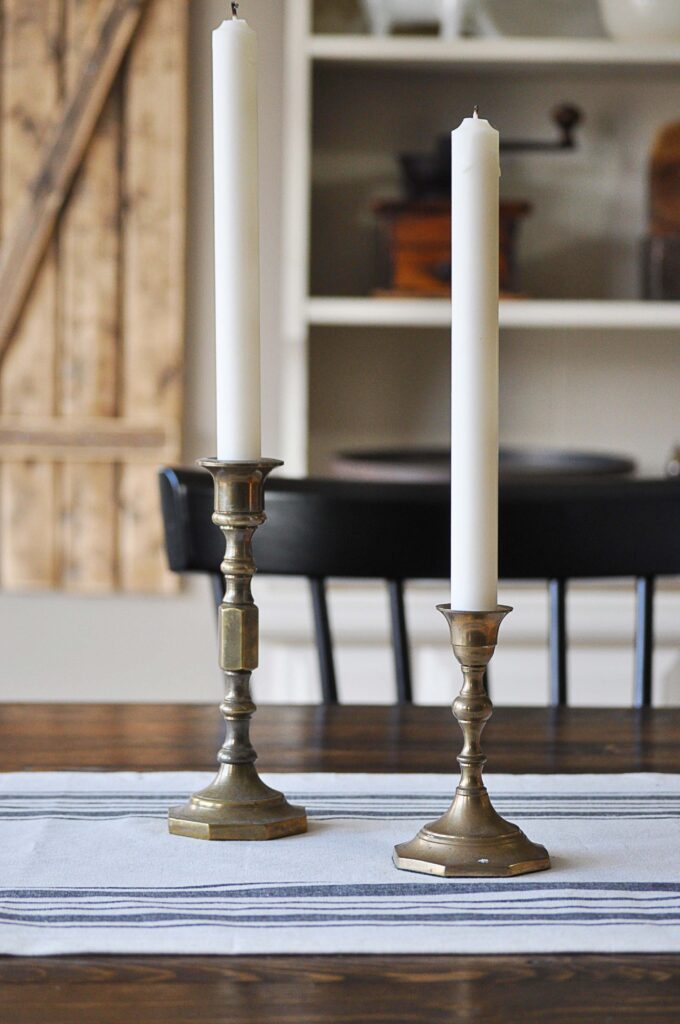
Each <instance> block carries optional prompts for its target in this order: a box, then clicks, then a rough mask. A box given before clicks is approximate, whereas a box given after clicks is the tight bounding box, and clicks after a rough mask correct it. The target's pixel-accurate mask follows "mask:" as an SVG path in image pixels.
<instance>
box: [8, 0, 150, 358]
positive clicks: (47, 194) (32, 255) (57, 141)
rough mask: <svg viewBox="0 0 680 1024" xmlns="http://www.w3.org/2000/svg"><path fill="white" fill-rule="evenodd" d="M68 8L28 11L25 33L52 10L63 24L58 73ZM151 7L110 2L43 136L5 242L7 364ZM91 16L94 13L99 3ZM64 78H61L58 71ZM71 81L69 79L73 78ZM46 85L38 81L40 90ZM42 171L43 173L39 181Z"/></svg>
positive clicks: (133, 1) (136, 0)
mask: <svg viewBox="0 0 680 1024" xmlns="http://www.w3.org/2000/svg"><path fill="white" fill-rule="evenodd" d="M65 2H66V0H43V3H42V5H41V4H40V0H37V6H36V0H30V2H29V3H26V4H23V5H22V7H23V8H24V13H23V14H22V23H23V25H24V26H29V25H30V24H32V25H33V27H34V29H36V30H37V31H38V32H39V31H40V20H39V18H40V15H41V13H44V8H45V7H46V6H48V7H53V8H54V9H55V10H56V11H57V12H58V16H59V22H60V24H59V40H58V45H57V46H56V47H55V48H54V50H53V52H52V54H51V59H52V63H54V64H55V65H56V66H57V68H59V65H60V63H61V61H60V56H61V53H62V47H63V45H64V39H63V24H64V22H63V16H64V10H65V9H64V3H65ZM146 2H147V0H106V4H107V6H106V8H105V11H104V15H105V16H104V18H103V19H102V22H101V24H98V23H97V21H96V20H94V19H93V18H90V19H89V22H88V27H89V26H92V25H94V29H93V31H92V32H88V33H87V40H86V43H85V46H84V50H83V52H84V56H85V60H84V61H83V62H82V65H81V67H80V68H79V76H78V79H77V84H76V86H75V87H74V88H73V89H72V90H71V91H70V92H67V93H66V101H65V104H66V105H65V109H64V111H63V114H62V116H61V117H60V118H58V119H55V120H54V127H51V128H50V131H49V132H46V133H44V134H45V135H46V136H47V138H48V141H47V143H46V145H45V149H44V151H43V152H41V154H40V159H38V160H36V161H35V164H34V166H33V167H32V168H31V176H30V177H29V179H28V180H27V184H28V185H29V186H30V188H29V189H28V190H27V191H26V192H25V194H24V195H23V196H22V198H21V206H20V212H19V215H18V216H17V218H16V226H15V231H13V232H12V233H11V235H10V236H9V237H8V238H7V239H6V241H5V246H4V247H3V259H2V263H1V265H0V292H2V295H3V304H2V307H1V308H0V357H1V356H2V355H3V353H4V352H5V351H6V350H7V347H8V346H9V345H10V344H11V342H12V341H13V333H12V332H13V330H14V327H15V325H16V323H17V320H18V318H19V317H20V316H21V313H22V309H23V305H24V303H25V301H26V299H27V296H28V294H29V292H30V290H31V288H32V286H33V283H34V279H35V275H36V273H37V271H38V268H39V266H40V263H41V261H42V259H43V257H44V255H45V251H46V249H47V247H48V246H49V244H50V241H51V238H52V234H53V232H54V229H55V226H56V223H57V220H58V217H59V213H60V211H61V207H62V204H63V202H64V200H65V198H66V195H67V193H68V190H69V188H70V186H71V183H72V181H73V176H74V175H75V173H76V172H77V170H78V167H79V165H80V161H81V160H82V158H83V155H84V153H85V150H86V148H87V145H88V143H89V141H90V138H91V136H92V132H93V131H94V128H95V125H96V123H97V120H98V118H99V115H100V113H101V110H102V108H103V106H104V104H105V102H106V99H107V97H108V94H109V90H110V88H111V84H112V82H113V80H114V79H115V77H116V75H117V73H118V69H119V67H120V64H121V61H122V60H123V57H124V56H125V52H126V50H127V47H128V43H129V41H130V39H131V37H132V35H133V34H134V31H135V29H136V27H137V23H138V21H139V18H140V15H141V11H142V9H143V7H144V4H145V3H146ZM90 6H91V8H92V9H94V3H92V4H91V5H90ZM59 70H60V72H61V71H62V69H61V68H59ZM67 77H68V76H67ZM40 81H41V79H40V77H39V76H37V77H36V79H35V80H34V82H35V86H34V87H35V89H36V90H39V89H40ZM36 171H37V173H36Z"/></svg>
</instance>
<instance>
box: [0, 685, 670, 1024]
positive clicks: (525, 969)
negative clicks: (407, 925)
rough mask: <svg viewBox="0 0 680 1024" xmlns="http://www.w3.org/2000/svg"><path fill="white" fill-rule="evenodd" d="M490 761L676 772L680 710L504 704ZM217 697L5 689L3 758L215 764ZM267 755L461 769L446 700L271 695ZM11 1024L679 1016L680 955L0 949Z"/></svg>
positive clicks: (653, 1020) (527, 766)
mask: <svg viewBox="0 0 680 1024" xmlns="http://www.w3.org/2000/svg"><path fill="white" fill-rule="evenodd" d="M485 735H486V736H487V740H486V747H487V751H488V753H489V757H490V761H491V765H490V766H491V768H492V770H494V771H507V772H512V771H519V772H529V771H537V772H569V771H577V772H583V771H600V772H616V771H678V770H680V709H658V708H657V709H646V710H642V711H634V710H629V709H625V710H618V709H617V710H609V709H606V710H599V709H595V710H591V709H583V708H577V709H574V708H560V709H548V708H531V709H529V710H526V709H522V708H499V709H498V710H497V712H496V713H495V714H494V717H493V719H492V721H491V723H490V725H489V728H488V733H487V734H485ZM221 738H222V724H221V718H220V715H219V712H218V710H217V708H212V707H203V706H198V705H180V706H174V707H172V706H171V707H169V706H167V705H111V704H109V705H92V704H88V705H83V704H81V705H76V704H71V705H56V704H51V705H44V704H43V705H33V704H24V705H20V704H15V705H0V769H2V770H5V771H7V770H16V769H18V768H31V767H32V768H41V769H47V768H53V769H64V768H85V767H103V768H119V769H123V768H130V769H180V768H200V769H205V770H212V769H213V768H214V756H215V751H216V749H217V746H218V745H219V742H220V741H221ZM253 738H254V741H255V744H256V746H257V747H258V749H259V750H260V753H261V756H260V760H259V764H260V767H262V768H266V769H269V770H309V771H314V770H323V771H348V770H352V771H356V770H357V769H359V770H362V771H446V772H448V771H451V770H452V768H453V765H454V757H455V752H456V750H457V749H458V730H457V727H456V726H455V723H454V721H453V719H452V718H451V715H450V712H449V711H448V709H447V708H444V707H440V708H427V707H417V706H416V707H413V706H411V707H408V706H406V707H400V708H397V707H362V708H360V709H359V708H354V707H349V706H339V707H332V708H323V707H307V706H305V707H288V708H283V707H273V706H269V707H263V708H260V709H259V711H258V712H257V715H256V716H255V719H254V729H253ZM0 990H1V992H2V999H0V1024H75V1022H80V1021H83V1022H85V1021H87V1022H88V1024H89V1022H90V1021H92V1022H94V1021H96V1022H97V1024H127V1022H128V1021H132V1020H134V1021H135V1024H151V1022H154V1024H155V1022H159V1024H160V1022H163V1024H188V1022H190V1021H197V1022H198V1021H200V1022H201V1024H227V1022H229V1024H317V1022H318V1024H360V1022H361V1024H370V1022H376V1024H378V1022H381V1024H382V1022H384V1024H387V1022H390V1024H440V1022H441V1024H458V1022H460V1024H524V1022H528V1024H595V1022H597V1024H614V1022H620V1021H623V1022H626V1024H644V1022H649V1024H677V1021H678V1020H679V1019H680V956H670V955H662V954H653V955H644V956H642V955H626V956H622V955H612V956H601V955H580V956H576V955H563V956H554V955H551V956H538V955H531V956H528V955H527V956H469V957H466V956H394V957H391V956H363V957H360V956H300V957H285V956H261V957H255V956H238V957H206V956H193V957H190V956H184V957H177V956H172V957H163V956H148V957H140V956H120V957H106V956H90V957H88V956H81V957H74V956H68V957H55V958H44V957H37V958H36V957H31V958H11V957H0Z"/></svg>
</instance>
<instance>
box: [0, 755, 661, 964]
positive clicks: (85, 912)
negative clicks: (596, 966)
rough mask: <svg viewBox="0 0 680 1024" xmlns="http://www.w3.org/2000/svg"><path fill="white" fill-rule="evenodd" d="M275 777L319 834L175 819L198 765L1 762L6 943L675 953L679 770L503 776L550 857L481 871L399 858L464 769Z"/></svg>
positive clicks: (500, 793)
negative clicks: (122, 767) (250, 835)
mask: <svg viewBox="0 0 680 1024" xmlns="http://www.w3.org/2000/svg"><path fill="white" fill-rule="evenodd" d="M264 777H265V779H266V781H268V782H270V783H271V784H273V785H275V786H278V787H279V788H282V789H284V790H285V792H286V795H287V796H288V797H289V799H291V800H293V801H294V802H296V803H303V804H304V805H305V806H306V807H307V810H308V814H309V821H310V829H309V833H308V834H307V835H305V836H295V837H291V838H288V839H282V840H276V841H273V842H263V843H256V842H243V843H210V842H205V841H199V840H193V839H186V838H181V837H178V836H171V835H169V834H168V832H167V827H166V823H165V816H166V813H167V808H168V806H169V805H171V804H174V803H178V802H180V801H182V800H183V799H185V798H186V796H187V795H188V794H189V793H190V792H192V791H194V790H196V789H198V788H200V787H201V786H202V785H204V784H205V783H206V782H207V781H208V779H209V778H210V776H209V775H204V774H198V773H153V774H151V773H149V774H133V773H116V774H107V773H92V772H83V773H50V774H40V773H36V774H15V775H0V953H10V954H23V955H29V954H53V953H76V952H77V953H81V952H82V953H84V952H92V953H94V952H99V953H473V952H486V953H504V952H507V953H511V952H543V953H546V952H557V951H577V952H578V951H581V952H587V951H589V952H610V951H618V952H626V951H630V952H644V951H648V952H651V951H675V952H680V775H608V776H602V775H591V776H585V775H580V776H579V775H572V776H538V775H533V776H510V775H497V776H492V775H490V776H489V778H488V779H487V784H488V786H489V789H490V791H491V794H492V797H493V799H494V803H495V805H496V807H497V809H498V810H499V811H500V812H501V813H502V814H504V815H506V816H507V817H509V818H510V819H511V820H513V821H516V822H517V823H518V824H519V825H520V826H521V827H522V828H523V829H524V830H525V831H526V832H527V833H528V835H529V836H530V837H531V838H532V839H534V840H536V841H538V842H541V843H544V844H545V845H546V846H547V847H548V849H549V851H550V853H551V855H552V859H553V865H554V866H553V868H552V870H550V871H546V872H540V873H538V874H533V875H524V876H521V877H519V878H514V879H497V880H496V879H486V880H478V881H475V880H464V879H440V878H434V877H431V876H426V875H418V874H412V873H407V872H403V871H397V870H396V869H395V868H394V867H393V865H392V863H391V855H392V847H393V846H394V844H395V843H397V842H401V841H403V840H405V839H409V838H410V837H411V836H412V835H413V834H414V833H415V832H416V830H417V829H418V828H419V827H420V825H421V824H423V823H424V822H426V821H429V820H432V819H433V818H435V817H437V816H438V815H439V814H440V813H441V812H442V811H443V810H444V809H445V807H446V806H447V805H448V803H449V800H450V797H451V795H452V792H453V787H454V785H455V779H454V777H453V776H443V775H331V774H326V775H321V774H314V775H313V774H309V775H265V776H264Z"/></svg>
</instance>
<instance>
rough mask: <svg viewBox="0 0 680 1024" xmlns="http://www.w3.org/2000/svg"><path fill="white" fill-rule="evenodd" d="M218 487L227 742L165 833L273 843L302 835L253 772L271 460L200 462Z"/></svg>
mask: <svg viewBox="0 0 680 1024" xmlns="http://www.w3.org/2000/svg"><path fill="white" fill-rule="evenodd" d="M199 465H201V466H203V467H204V468H205V469H207V470H208V471H209V472H210V473H211V474H212V477H213V480H214V482H215V511H214V513H213V517H212V519H213V522H214V523H215V525H216V526H219V528H220V529H221V530H222V533H223V534H224V539H225V554H224V559H223V561H222V564H221V566H220V569H221V571H222V574H223V576H224V583H225V588H224V599H223V601H222V603H221V604H220V607H219V612H218V631H219V663H220V668H221V669H222V671H223V672H224V680H225V689H224V699H223V701H222V703H221V704H220V711H221V712H222V715H223V716H224V721H225V739H224V743H223V744H222V747H221V748H220V750H219V752H218V754H217V760H218V762H219V765H220V768H219V771H218V773H217V775H216V776H215V778H214V779H213V781H212V782H211V783H210V785H209V786H206V788H205V789H202V790H201V791H200V792H198V793H194V795H193V796H192V797H191V799H190V800H189V802H188V803H186V804H184V805H183V806H181V807H172V808H171V809H170V813H169V816H168V828H169V829H170V832H172V833H174V834H175V835H180V836H191V837H193V838H195V839H277V838H280V837H282V836H290V835H296V834H297V833H299V832H305V831H306V830H307V817H306V814H305V810H304V808H303V807H293V806H291V805H290V804H289V803H288V801H287V800H286V798H285V797H284V795H283V794H282V793H279V792H278V791H277V790H275V789H272V788H271V787H270V786H267V785H265V783H264V782H263V781H262V779H261V778H260V777H259V775H258V774H257V770H256V768H255V761H256V759H257V754H256V753H255V750H254V748H253V745H252V743H251V742H250V719H251V718H252V716H253V714H254V712H255V711H256V706H255V704H254V702H253V699H252V696H251V693H250V677H251V673H252V671H253V669H255V668H257V662H258V631H259V626H258V611H257V606H256V605H255V602H254V601H253V595H252V593H251V589H250V587H251V580H252V578H253V575H254V574H255V562H254V560H253V534H254V533H255V530H256V529H257V527H258V526H260V525H261V524H262V523H264V521H265V519H266V516H265V514H264V481H265V479H266V477H267V475H268V474H269V473H270V472H271V470H272V469H274V467H275V466H280V465H281V463H280V462H277V461H276V460H275V459H258V460H253V461H252V462H222V461H220V460H218V459H202V460H201V461H200V463H199Z"/></svg>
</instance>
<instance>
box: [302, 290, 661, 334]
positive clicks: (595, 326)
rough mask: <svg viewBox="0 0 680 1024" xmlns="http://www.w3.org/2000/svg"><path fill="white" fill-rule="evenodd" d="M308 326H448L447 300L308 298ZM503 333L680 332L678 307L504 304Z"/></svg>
mask: <svg viewBox="0 0 680 1024" xmlns="http://www.w3.org/2000/svg"><path fill="white" fill-rule="evenodd" d="M305 310H306V316H307V322H308V323H309V324H310V325H318V326H332V325H337V326H344V327H438V328H447V327H449V326H450V323H451V310H450V303H449V302H448V300H447V299H399V298H395V299H391V298H343V297H341V298H336V297H330V298H328V297H315V298H310V299H308V300H307V302H306V306H305ZM500 322H501V327H502V328H514V329H527V330H531V329H536V330H539V329H551V328H562V327H566V328H570V329H573V330H582V331H591V330H607V329H612V330H645V329H654V330H676V331H677V330H678V329H680V303H675V302H644V301H625V300H616V299H612V300H606V299H601V300H597V299H593V300H579V299H561V300H560V299H506V300H503V301H502V302H501V304H500Z"/></svg>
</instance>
